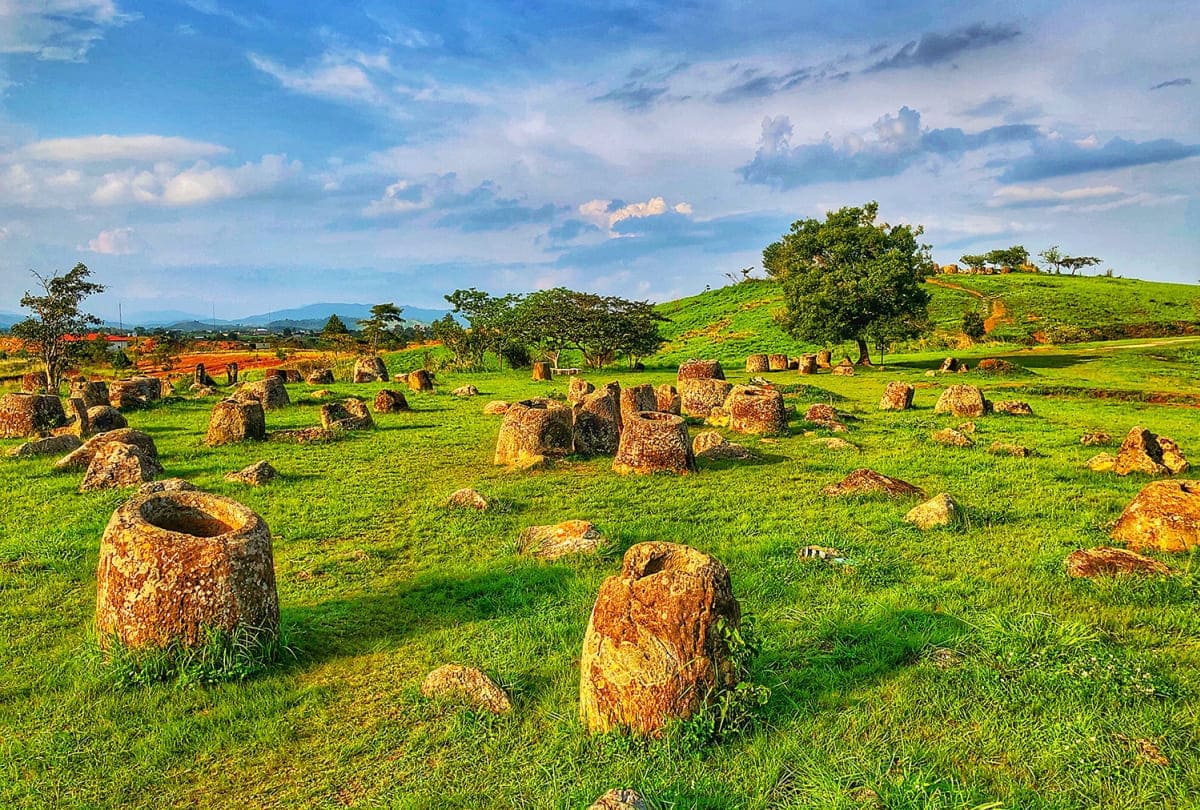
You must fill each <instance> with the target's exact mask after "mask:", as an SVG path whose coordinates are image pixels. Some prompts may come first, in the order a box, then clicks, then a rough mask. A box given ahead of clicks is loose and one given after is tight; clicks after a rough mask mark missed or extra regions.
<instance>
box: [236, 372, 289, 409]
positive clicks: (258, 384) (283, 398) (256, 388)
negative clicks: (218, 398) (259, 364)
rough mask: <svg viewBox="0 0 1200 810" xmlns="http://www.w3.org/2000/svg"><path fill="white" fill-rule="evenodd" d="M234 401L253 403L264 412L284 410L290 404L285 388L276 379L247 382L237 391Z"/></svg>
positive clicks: (267, 378)
mask: <svg viewBox="0 0 1200 810" xmlns="http://www.w3.org/2000/svg"><path fill="white" fill-rule="evenodd" d="M234 399H238V400H241V401H242V402H250V401H255V402H257V403H258V404H259V405H262V407H263V410H264V411H273V410H276V409H278V408H286V407H287V406H288V405H291V404H292V398H291V397H290V396H288V391H287V387H286V386H285V385H284V384H283V380H281V379H279V378H278V377H266V378H265V379H262V380H257V381H255V382H249V383H246V384H244V385H243V386H242V387H241V388H239V389H238V391H237V393H236V394H235V395H234Z"/></svg>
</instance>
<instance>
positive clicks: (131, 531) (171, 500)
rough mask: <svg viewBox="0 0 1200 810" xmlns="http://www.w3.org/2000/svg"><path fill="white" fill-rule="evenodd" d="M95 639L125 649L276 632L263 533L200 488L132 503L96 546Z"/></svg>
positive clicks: (242, 512) (248, 514) (255, 522)
mask: <svg viewBox="0 0 1200 810" xmlns="http://www.w3.org/2000/svg"><path fill="white" fill-rule="evenodd" d="M96 584H97V588H96V632H97V635H98V636H99V638H100V641H101V643H102V644H103V645H105V646H107V645H108V644H109V643H111V642H112V641H113V640H114V639H115V640H116V641H118V642H119V643H121V644H123V645H125V646H128V647H133V648H145V647H166V646H168V645H170V644H173V643H178V644H182V645H183V646H186V647H196V646H201V645H203V644H204V643H205V642H206V641H207V638H208V631H210V630H216V631H223V632H226V633H234V632H235V631H236V632H241V633H248V634H249V635H251V636H254V637H258V638H264V637H271V636H274V635H276V634H277V633H278V632H279V598H278V596H277V595H276V591H275V567H274V561H273V559H272V555H271V531H270V529H268V528H267V524H266V523H265V522H264V521H263V519H262V518H261V517H259V516H258V515H257V514H255V513H254V512H252V511H251V510H250V509H248V508H247V507H245V506H243V505H242V504H240V503H238V502H237V501H234V500H232V499H230V498H225V497H223V496H220V495H212V494H209V493H206V492H200V491H179V492H158V493H154V494H149V495H141V496H137V497H134V498H132V499H130V500H128V501H126V502H125V503H124V504H122V505H121V506H120V507H118V508H117V511H116V512H114V513H113V516H112V518H111V519H110V520H109V522H108V527H107V528H106V529H105V530H104V537H103V539H102V540H101V541H100V564H99V567H98V568H97V572H96Z"/></svg>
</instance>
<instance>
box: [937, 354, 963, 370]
mask: <svg viewBox="0 0 1200 810" xmlns="http://www.w3.org/2000/svg"><path fill="white" fill-rule="evenodd" d="M958 366H959V362H958V358H957V357H947V358H946V359H945V360H943V361H942V365H941V367H940V368H938V371H940V372H942V373H943V374H953V373H954V372H956V371H958Z"/></svg>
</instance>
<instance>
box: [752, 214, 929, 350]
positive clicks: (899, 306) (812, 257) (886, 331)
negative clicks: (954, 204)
mask: <svg viewBox="0 0 1200 810" xmlns="http://www.w3.org/2000/svg"><path fill="white" fill-rule="evenodd" d="M878 211H879V205H878V203H874V202H870V203H867V204H866V205H864V206H862V207H850V206H847V207H845V208H842V209H840V210H838V211H833V212H830V213H829V214H827V215H826V217H825V220H824V221H821V220H818V219H803V220H797V221H796V222H794V223H792V227H791V229H790V230H789V231H788V232H787V233H786V234H784V235H783V238H781V239H780V240H779V241H778V242H773V243H771V244H770V245H768V246H767V248H766V249H765V250H764V251H763V267H764V268H765V269H766V271H767V273H768V274H769V275H771V276H772V277H774V278H776V279H778V280H779V281H780V284H781V286H782V288H783V297H784V304H785V309H784V311H783V312H782V313H780V315H779V320H780V323H781V325H782V326H783V327H784V329H785V330H786V331H787V332H788V333H789V334H790V335H792V336H793V337H795V338H797V339H798V340H804V341H809V342H813V343H840V342H842V341H845V340H853V341H854V342H855V343H856V344H857V345H858V354H859V356H858V362H859V363H860V364H869V363H870V362H871V358H870V352H869V350H868V348H867V344H868V341H874V342H876V343H879V344H883V343H886V342H890V341H895V340H902V339H905V338H909V337H915V336H917V335H919V334H921V332H922V331H924V330H925V328H926V327H927V323H928V305H929V294H928V293H927V292H925V290H924V289H923V285H922V283H921V282H922V281H923V280H924V277H925V272H926V269H927V268H928V267H929V264H930V258H929V247H928V246H927V245H922V244H920V243H919V242H918V237H919V236H920V235H921V234H922V233H923V229H922V228H920V227H916V228H914V227H911V226H909V225H888V224H887V223H877V222H876V221H875V220H876V217H877V215H878Z"/></svg>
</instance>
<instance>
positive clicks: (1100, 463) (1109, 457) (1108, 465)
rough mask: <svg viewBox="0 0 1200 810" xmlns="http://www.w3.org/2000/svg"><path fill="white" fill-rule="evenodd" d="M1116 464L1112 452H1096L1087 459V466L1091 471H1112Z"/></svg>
mask: <svg viewBox="0 0 1200 810" xmlns="http://www.w3.org/2000/svg"><path fill="white" fill-rule="evenodd" d="M1116 466H1117V457H1116V456H1114V455H1113V454H1112V453H1097V454H1096V455H1094V456H1092V457H1091V458H1089V459H1088V461H1087V468H1088V469H1089V470H1091V471H1092V472H1112V471H1113V469H1114V468H1115V467H1116Z"/></svg>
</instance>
